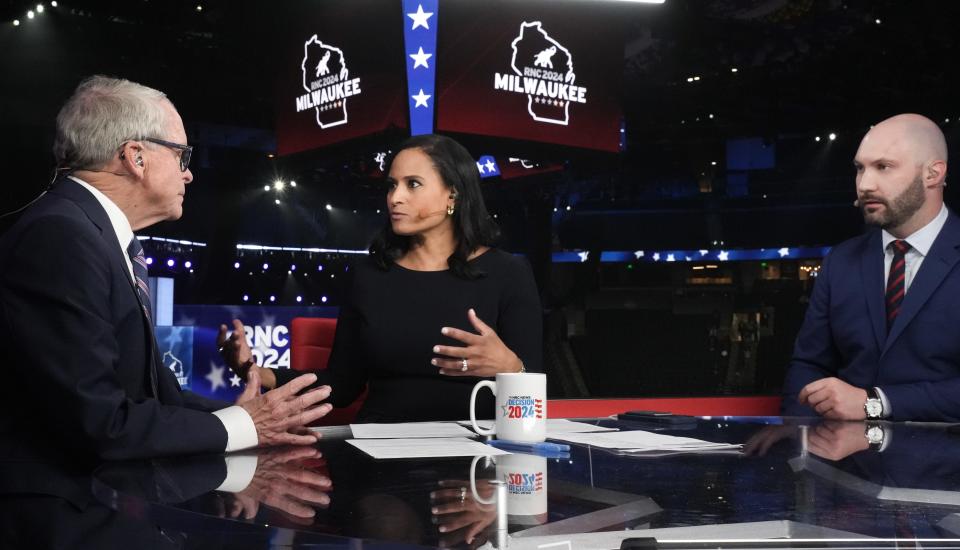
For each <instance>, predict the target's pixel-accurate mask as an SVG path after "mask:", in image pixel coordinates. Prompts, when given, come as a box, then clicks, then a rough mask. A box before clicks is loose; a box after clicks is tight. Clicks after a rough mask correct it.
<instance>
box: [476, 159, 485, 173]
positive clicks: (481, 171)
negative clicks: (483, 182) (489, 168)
mask: <svg viewBox="0 0 960 550" xmlns="http://www.w3.org/2000/svg"><path fill="white" fill-rule="evenodd" d="M477 170H480V173H481V174H483V173H484V170H483V165H482V164H480V161H479V160H478V161H477Z"/></svg>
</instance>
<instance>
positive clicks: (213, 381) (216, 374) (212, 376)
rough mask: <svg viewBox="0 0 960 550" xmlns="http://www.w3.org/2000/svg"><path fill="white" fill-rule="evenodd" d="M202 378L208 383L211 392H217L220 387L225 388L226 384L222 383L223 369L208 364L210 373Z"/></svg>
mask: <svg viewBox="0 0 960 550" xmlns="http://www.w3.org/2000/svg"><path fill="white" fill-rule="evenodd" d="M204 378H206V379H207V380H208V381H210V391H212V392H215V391H217V388H219V387H220V386H223V387H224V388H226V387H227V383H226V382H224V381H223V367H218V366H217V365H214V364H213V363H211V364H210V373H209V374H207V375H206V376H205V377H204Z"/></svg>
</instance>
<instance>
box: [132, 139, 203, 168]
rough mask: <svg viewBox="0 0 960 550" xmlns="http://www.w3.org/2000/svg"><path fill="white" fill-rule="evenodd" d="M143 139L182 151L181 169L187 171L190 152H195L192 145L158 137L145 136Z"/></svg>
mask: <svg viewBox="0 0 960 550" xmlns="http://www.w3.org/2000/svg"><path fill="white" fill-rule="evenodd" d="M143 141H149V142H151V143H156V144H157V145H163V146H164V147H169V148H171V149H176V150H177V151H180V171H181V172H186V171H187V167H189V166H190V154H191V153H193V147H192V146H190V145H183V144H182V143H174V142H172V141H164V140H162V139H156V138H144V139H143Z"/></svg>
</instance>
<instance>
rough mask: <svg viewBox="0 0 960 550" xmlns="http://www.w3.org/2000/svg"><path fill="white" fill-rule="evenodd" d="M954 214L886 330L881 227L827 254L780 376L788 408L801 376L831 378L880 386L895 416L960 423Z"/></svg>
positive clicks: (805, 411) (959, 286) (792, 410)
mask: <svg viewBox="0 0 960 550" xmlns="http://www.w3.org/2000/svg"><path fill="white" fill-rule="evenodd" d="M958 260H960V218H957V216H955V215H954V214H953V213H952V212H951V213H950V214H949V216H948V218H947V221H946V224H944V226H943V229H942V230H941V231H940V234H939V235H938V236H937V238H936V240H935V241H934V243H933V246H932V247H931V248H930V251H929V253H928V254H927V256H926V257H925V258H924V260H923V263H922V264H921V266H920V269H919V271H917V273H916V275H915V276H914V278H913V282H912V283H911V285H910V289H909V290H908V291H907V294H906V296H905V298H904V300H903V304H902V306H901V309H900V314H899V315H898V316H897V319H896V320H895V321H894V324H893V326H892V327H891V328H890V333H889V334H887V327H886V320H885V316H886V305H885V303H884V286H885V280H884V279H885V276H884V262H883V245H882V239H881V232H880V230H879V229H877V230H872V231H870V232H868V233H866V234H864V235H861V236H859V237H856V238H853V239H850V240H848V241H845V242H843V243H841V244H840V245H838V246H837V247H836V248H834V249H833V250H832V251H831V252H830V254H829V255H828V256H827V258H825V259H824V262H823V267H822V268H821V270H820V276H819V278H818V279H817V282H816V285H815V286H814V289H813V296H812V297H811V300H810V306H809V309H808V310H807V316H806V319H805V320H804V322H803V326H802V327H801V328H800V333H799V335H798V336H797V342H796V346H795V347H794V352H793V359H792V361H791V363H790V367H789V369H788V371H787V376H786V381H785V383H784V401H783V409H784V413H785V414H791V415H810V414H816V413H815V412H814V411H813V410H812V409H810V408H808V407H800V406H799V405H798V404H797V394H798V393H799V391H800V390H801V389H802V388H803V387H804V386H805V385H806V384H808V383H810V382H812V381H814V380H817V379H819V378H824V377H828V376H836V377H839V378H840V379H842V380H844V381H846V382H848V383H849V384H852V385H854V386H857V387H860V388H867V387H872V386H877V387H879V388H880V389H881V390H883V392H884V393H885V394H886V396H887V398H888V399H889V401H890V406H891V408H892V409H893V416H892V418H891V419H892V420H948V421H954V422H956V421H960V269H958V268H957V261H958Z"/></svg>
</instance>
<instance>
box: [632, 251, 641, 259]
mask: <svg viewBox="0 0 960 550" xmlns="http://www.w3.org/2000/svg"><path fill="white" fill-rule="evenodd" d="M633 255H634V256H636V258H637V259H638V260H639V259H640V258H642V257H643V250H637V251H636V252H634V253H633Z"/></svg>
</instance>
